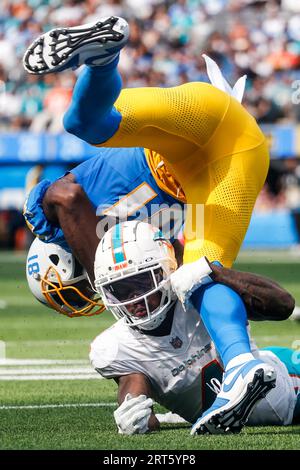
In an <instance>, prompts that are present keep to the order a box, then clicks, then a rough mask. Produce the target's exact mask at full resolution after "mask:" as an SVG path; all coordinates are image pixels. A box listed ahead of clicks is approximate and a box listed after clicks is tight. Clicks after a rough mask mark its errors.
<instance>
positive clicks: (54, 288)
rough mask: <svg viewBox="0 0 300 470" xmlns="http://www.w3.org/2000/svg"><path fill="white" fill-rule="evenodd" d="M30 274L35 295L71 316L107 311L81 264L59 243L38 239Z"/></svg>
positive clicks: (28, 264)
mask: <svg viewBox="0 0 300 470" xmlns="http://www.w3.org/2000/svg"><path fill="white" fill-rule="evenodd" d="M26 275H27V282H28V285H29V288H30V290H31V292H32V293H33V295H34V296H35V297H36V298H37V299H38V300H39V301H40V302H41V303H43V304H44V305H47V306H48V307H50V308H52V309H54V310H56V311H57V312H59V313H62V314H64V315H67V316H68V317H79V316H91V315H97V314H99V313H101V312H103V311H104V310H105V307H104V305H103V302H102V300H101V298H100V296H99V295H98V294H97V293H96V292H94V291H93V289H92V287H91V285H90V282H89V280H88V277H87V274H86V272H85V271H84V269H83V267H82V266H81V264H80V263H79V262H78V261H77V259H76V258H75V257H74V256H73V255H72V254H71V253H68V252H67V251H66V250H64V249H63V248H62V247H60V246H59V245H56V244H54V243H44V242H42V241H41V240H39V239H38V238H35V240H34V241H33V243H32V244H31V247H30V249H29V252H28V256H27V261H26Z"/></svg>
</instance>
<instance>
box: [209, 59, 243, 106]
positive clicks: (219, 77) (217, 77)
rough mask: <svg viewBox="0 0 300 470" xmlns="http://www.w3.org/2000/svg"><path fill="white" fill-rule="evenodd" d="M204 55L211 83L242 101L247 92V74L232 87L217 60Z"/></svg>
mask: <svg viewBox="0 0 300 470" xmlns="http://www.w3.org/2000/svg"><path fill="white" fill-rule="evenodd" d="M202 57H203V58H204V60H205V63H206V71H207V75H208V78H209V80H210V82H211V84H212V85H213V86H215V87H216V88H219V90H222V91H224V92H225V93H228V94H229V95H230V96H233V97H234V98H235V99H236V100H238V101H239V102H240V103H241V102H242V99H243V96H244V92H245V86H246V80H247V75H243V76H242V77H240V78H239V79H238V81H237V82H236V83H235V85H234V86H233V88H232V87H231V86H230V85H229V83H228V82H227V80H226V79H225V78H224V76H223V74H222V72H221V70H220V68H219V66H218V65H217V64H216V62H215V61H214V60H212V59H211V58H210V57H208V56H207V55H206V54H202Z"/></svg>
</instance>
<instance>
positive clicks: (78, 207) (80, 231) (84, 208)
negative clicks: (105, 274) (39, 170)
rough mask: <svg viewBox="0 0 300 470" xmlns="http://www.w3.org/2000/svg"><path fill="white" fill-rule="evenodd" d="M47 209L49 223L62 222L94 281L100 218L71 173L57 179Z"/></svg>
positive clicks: (45, 199) (47, 198)
mask: <svg viewBox="0 0 300 470" xmlns="http://www.w3.org/2000/svg"><path fill="white" fill-rule="evenodd" d="M42 205H43V210H44V214H45V216H46V218H47V220H48V221H49V222H51V223H52V224H54V225H58V226H59V227H60V228H61V229H62V231H63V233H64V236H65V239H66V241H67V243H68V245H69V247H70V249H71V250H72V253H73V254H74V256H75V257H76V258H77V259H78V261H79V262H80V263H81V264H82V266H84V267H85V269H86V270H87V273H88V276H89V279H90V281H91V282H93V281H94V260H95V253H96V249H97V246H98V243H99V239H98V237H97V233H96V227H97V223H98V218H97V216H96V214H95V209H94V207H93V205H92V204H91V202H90V200H89V199H88V197H87V195H86V193H85V192H84V190H83V189H82V187H81V186H80V185H79V184H77V183H76V182H75V177H74V175H72V174H71V173H69V174H67V175H66V176H64V177H63V178H61V179H59V180H57V181H55V182H54V183H53V184H51V186H50V187H49V188H48V189H47V191H46V193H45V195H44V197H43V202H42Z"/></svg>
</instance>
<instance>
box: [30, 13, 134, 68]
mask: <svg viewBox="0 0 300 470" xmlns="http://www.w3.org/2000/svg"><path fill="white" fill-rule="evenodd" d="M128 36H129V26H128V23H127V22H126V21H125V20H124V19H123V18H119V17H117V16H111V17H109V18H103V19H100V20H99V21H97V22H94V23H88V24H85V25H82V26H75V27H71V28H56V29H52V30H51V31H49V32H48V33H45V34H42V35H41V36H40V37H38V38H37V39H36V40H35V41H34V42H33V43H32V44H31V45H30V46H29V47H28V49H27V50H26V52H25V54H24V57H23V66H24V68H25V70H26V71H27V72H29V73H32V74H35V75H42V74H45V73H51V72H61V71H62V70H65V69H68V68H72V69H75V68H77V67H79V66H80V65H82V64H86V65H102V64H107V63H109V62H111V61H112V60H113V59H114V58H115V57H116V56H117V54H118V52H119V51H120V50H121V49H122V48H123V47H124V46H125V44H126V43H127V41H128Z"/></svg>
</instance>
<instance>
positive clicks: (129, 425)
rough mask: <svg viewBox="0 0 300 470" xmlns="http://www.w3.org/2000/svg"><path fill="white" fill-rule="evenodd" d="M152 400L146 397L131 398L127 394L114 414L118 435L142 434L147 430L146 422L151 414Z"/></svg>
mask: <svg viewBox="0 0 300 470" xmlns="http://www.w3.org/2000/svg"><path fill="white" fill-rule="evenodd" d="M152 406H153V400H152V399H151V398H148V397H146V395H139V396H138V397H134V398H133V397H132V395H131V394H130V393H127V395H126V396H125V400H124V401H123V403H122V404H121V405H120V406H119V408H117V409H116V411H115V412H114V418H115V421H116V424H117V426H118V431H119V434H129V435H131V434H144V433H146V432H147V431H148V430H149V427H148V422H149V418H150V415H151V413H152Z"/></svg>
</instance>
